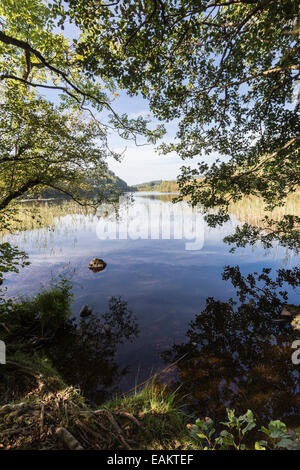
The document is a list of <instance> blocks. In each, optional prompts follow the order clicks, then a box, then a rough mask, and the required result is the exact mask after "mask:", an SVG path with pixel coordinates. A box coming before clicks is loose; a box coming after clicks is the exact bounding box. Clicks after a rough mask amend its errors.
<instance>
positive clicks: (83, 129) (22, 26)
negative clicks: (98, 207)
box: [0, 0, 162, 210]
mask: <svg viewBox="0 0 300 470" xmlns="http://www.w3.org/2000/svg"><path fill="white" fill-rule="evenodd" d="M56 16H57V12H55V11H54V9H53V8H52V7H51V5H48V4H45V2H41V1H39V0H25V1H24V2H18V1H10V0H1V2H0V85H1V98H0V99H1V112H0V133H1V146H0V172H1V173H0V190H1V194H0V210H3V209H5V208H6V207H7V205H8V204H9V203H10V202H11V201H13V200H15V199H16V198H18V197H20V196H22V195H23V194H25V193H27V192H28V191H30V190H32V189H33V188H35V189H37V187H39V188H43V187H51V188H54V189H59V190H61V191H62V192H66V193H68V194H71V195H73V196H76V191H74V190H75V189H76V188H77V189H78V188H79V187H80V186H82V185H83V183H84V182H85V183H87V176H88V177H89V180H91V179H94V183H95V178H97V177H103V176H106V175H107V166H106V163H105V159H106V157H107V155H112V156H114V157H115V158H119V157H120V155H118V154H116V153H115V152H113V151H112V150H111V149H110V147H109V144H108V133H109V132H111V131H115V132H116V133H118V134H119V135H120V136H121V137H123V138H125V139H134V140H135V141H136V139H137V136H139V135H141V136H143V137H144V138H145V139H146V140H147V139H148V140H150V141H152V142H154V141H155V140H156V138H157V137H158V136H159V135H160V134H161V132H162V128H159V129H156V130H152V131H150V130H148V129H147V121H146V120H144V119H142V118H139V119H137V120H131V119H128V117H127V116H126V115H124V116H119V115H118V113H117V112H116V111H115V110H114V108H113V105H112V100H113V98H114V95H115V87H114V84H113V81H112V80H111V79H108V78H106V77H104V79H102V78H101V77H98V78H95V77H94V76H93V77H88V74H86V73H85V69H84V67H82V66H81V65H80V63H79V55H78V53H77V52H76V50H75V49H74V47H73V44H72V41H71V40H70V39H68V38H67V37H65V36H64V35H63V34H62V31H60V29H59V28H58V26H57V20H56ZM46 90H48V92H47V93H48V95H47V96H48V99H46V98H45V97H44V96H43V94H41V93H45V91H46ZM49 92H51V93H52V95H51V94H50V95H49ZM53 93H54V94H53ZM58 93H59V94H60V95H59V94H58ZM53 102H56V103H57V104H58V105H59V106H58V105H56V106H55V105H54V104H53Z"/></svg>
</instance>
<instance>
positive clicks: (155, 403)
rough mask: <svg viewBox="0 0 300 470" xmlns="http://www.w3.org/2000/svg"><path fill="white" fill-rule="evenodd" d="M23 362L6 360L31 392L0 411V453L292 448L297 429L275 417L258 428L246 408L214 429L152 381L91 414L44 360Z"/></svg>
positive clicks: (298, 439)
mask: <svg viewBox="0 0 300 470" xmlns="http://www.w3.org/2000/svg"><path fill="white" fill-rule="evenodd" d="M28 359H29V358H27V359H26V358H25V357H24V356H23V357H21V356H20V357H19V358H18V359H17V358H15V360H17V361H18V362H15V363H13V361H10V362H9V363H8V367H9V366H13V367H16V364H18V368H19V372H21V373H22V374H23V375H26V374H27V375H28V381H29V382H30V383H31V390H30V391H28V393H27V394H25V395H24V396H23V397H22V398H20V399H19V400H16V401H14V402H11V403H7V404H5V405H2V406H1V407H0V418H1V424H0V449H6V450H8V449H23V450H26V449H37V450H42V449H43V450H57V449H69V450H82V449H91V450H112V449H113V450H117V449H120V450H121V449H123V450H135V449H138V450H142V449H145V450H161V449H167V450H186V449H193V450H229V449H230V450H247V449H256V450H265V449H273V450H277V449H291V450H294V449H295V450H296V449H297V450H299V449H300V429H298V431H297V432H296V433H295V432H293V433H291V432H289V431H288V430H287V428H286V426H285V425H284V424H283V423H282V422H281V421H278V420H277V421H272V422H271V423H269V425H268V426H267V427H262V428H261V429H258V428H257V426H256V423H255V420H254V417H253V413H252V412H251V411H250V410H248V411H247V412H246V413H245V414H244V415H243V416H240V417H236V416H235V414H234V411H230V410H228V414H227V418H226V417H224V422H222V423H219V424H217V425H216V426H215V424H214V423H213V421H212V420H211V419H210V418H209V417H205V418H203V419H197V420H196V421H194V420H193V418H192V417H189V416H186V415H185V414H184V412H183V411H182V408H181V407H182V400H180V399H179V395H178V396H177V395H176V394H174V393H170V392H168V390H167V389H166V387H165V386H162V385H160V384H157V383H154V382H151V383H150V384H148V385H146V386H145V387H144V388H143V389H142V390H141V391H136V392H134V393H133V394H132V395H130V396H120V397H116V398H115V399H113V400H111V401H109V402H106V403H104V404H103V405H102V406H101V407H100V408H96V409H95V408H92V407H91V406H89V404H88V403H87V402H86V400H85V398H84V397H83V395H82V394H81V392H80V390H78V389H76V388H75V387H70V386H67V385H66V384H65V383H64V381H63V379H62V378H61V377H60V376H59V374H58V373H57V371H55V369H53V367H52V366H51V365H50V364H49V363H48V361H47V360H46V359H41V360H38V361H36V360H35V361H32V360H31V361H30V364H29V362H28ZM259 437H261V438H260V439H259V440H257V438H259Z"/></svg>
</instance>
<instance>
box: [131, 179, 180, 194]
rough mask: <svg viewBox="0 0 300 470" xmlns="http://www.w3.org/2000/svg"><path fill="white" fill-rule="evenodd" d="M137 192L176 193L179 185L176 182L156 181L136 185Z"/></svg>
mask: <svg viewBox="0 0 300 470" xmlns="http://www.w3.org/2000/svg"><path fill="white" fill-rule="evenodd" d="M135 190H136V191H158V192H161V193H176V192H177V191H178V185H177V182H176V181H175V180H171V181H166V180H156V181H149V182H148V183H141V184H136V185H135Z"/></svg>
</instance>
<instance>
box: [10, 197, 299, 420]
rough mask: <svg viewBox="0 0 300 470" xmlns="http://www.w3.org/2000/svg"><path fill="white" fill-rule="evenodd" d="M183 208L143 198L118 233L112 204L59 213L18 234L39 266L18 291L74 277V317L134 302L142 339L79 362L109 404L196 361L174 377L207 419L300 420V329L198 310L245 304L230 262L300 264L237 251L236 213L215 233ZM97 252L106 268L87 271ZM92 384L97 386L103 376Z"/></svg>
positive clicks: (274, 253) (22, 277)
mask: <svg viewBox="0 0 300 470" xmlns="http://www.w3.org/2000/svg"><path fill="white" fill-rule="evenodd" d="M169 199H170V198H169ZM172 210H173V206H172V204H171V203H170V201H168V197H161V196H159V195H153V194H151V195H147V194H139V195H135V196H134V201H133V203H132V204H128V203H127V202H125V201H124V202H123V203H122V204H121V208H120V214H119V217H120V218H119V226H118V227H117V226H116V223H115V221H114V213H113V212H112V211H111V208H109V207H104V208H102V210H101V212H100V213H99V214H98V215H93V214H88V215H82V214H81V215H79V214H78V215H74V214H72V215H71V214H69V215H64V216H58V217H57V218H56V219H55V221H54V226H53V225H52V226H51V227H44V228H40V229H36V230H31V231H24V232H21V233H20V234H17V235H14V236H11V237H10V240H11V241H12V242H13V243H15V244H17V245H18V246H19V247H20V248H22V249H24V250H25V251H26V252H27V253H28V254H29V257H30V261H31V265H30V266H29V267H27V268H25V269H23V270H22V271H21V273H20V274H19V275H10V277H9V278H8V280H7V282H6V286H7V288H8V294H9V295H11V296H18V295H20V294H21V293H22V294H23V295H24V294H30V295H31V294H34V293H35V292H37V291H38V290H39V289H40V288H41V287H45V286H47V284H48V283H49V281H50V280H51V278H57V276H58V275H59V274H62V273H66V272H68V273H69V274H70V273H73V274H72V282H73V284H74V303H73V306H72V310H73V313H74V315H75V316H78V315H79V312H80V310H81V308H82V306H83V305H85V304H88V305H89V306H90V307H91V308H92V309H93V311H94V313H95V314H97V315H98V316H100V315H101V314H103V313H105V312H107V311H108V310H109V301H110V299H111V297H115V298H119V297H120V298H121V301H124V302H126V303H127V306H126V308H128V309H129V310H130V311H131V312H132V315H133V316H134V317H135V322H136V324H137V326H138V330H139V333H138V334H137V335H134V334H132V335H131V336H130V335H129V336H130V337H129V340H131V341H129V340H126V339H124V344H118V341H117V340H114V341H115V344H114V347H112V348H109V347H108V348H106V349H105V350H103V352H102V353H101V356H102V357H100V355H99V357H98V358H97V357H96V358H93V362H92V363H87V362H86V360H85V358H84V357H82V358H81V357H80V356H79V357H78V358H77V359H76V361H77V363H76V365H74V363H73V364H72V367H76V369H77V372H78V371H79V372H80V371H82V374H83V375H84V374H85V373H86V371H87V369H90V372H91V375H92V376H93V378H94V379H95V377H96V378H97V381H98V385H99V387H98V388H99V389H101V395H100V396H102V397H104V396H106V392H107V395H109V394H112V393H115V392H116V391H117V390H118V389H120V390H122V391H127V390H129V389H130V388H132V387H134V385H135V383H140V382H142V381H143V380H145V379H146V378H147V377H149V376H150V375H151V374H153V373H154V372H156V371H160V370H161V369H163V368H164V367H165V366H166V365H167V364H168V363H170V362H173V361H175V360H177V359H178V358H180V357H182V356H183V355H185V359H183V360H182V361H179V363H178V366H177V367H174V368H172V370H171V373H169V374H166V375H165V377H164V378H165V379H166V380H168V382H169V383H171V382H172V381H174V386H177V385H181V386H182V389H183V391H184V392H185V393H186V394H187V396H188V398H187V401H189V402H190V403H192V404H193V407H194V409H197V408H198V410H199V413H200V414H201V413H205V411H206V414H207V413H210V414H215V415H217V414H218V413H219V412H220V413H221V412H223V409H224V405H228V406H231V407H235V408H237V409H240V410H241V411H243V410H244V409H247V408H249V407H253V408H254V407H255V409H257V410H258V412H260V410H261V415H262V416H263V415H267V416H269V417H272V418H274V419H275V418H282V417H283V416H284V415H285V416H286V418H287V419H289V420H291V421H293V420H294V418H295V417H297V416H298V415H299V393H298V392H299V366H297V365H294V364H293V363H292V361H291V354H292V352H293V351H292V349H291V341H292V340H295V339H297V334H296V332H294V331H293V332H291V331H290V329H288V328H287V327H286V326H284V325H282V324H279V323H272V322H270V321H269V319H268V320H265V316H264V314H263V313H262V314H261V316H259V315H254V316H252V317H251V315H250V316H249V314H248V313H247V312H246V313H245V312H244V313H243V312H238V314H237V315H231V314H230V315H229V317H230V318H229V317H228V319H227V320H226V321H225V320H224V319H225V318H227V317H226V315H227V313H228V312H227V313H226V312H225V311H222V308H221V307H220V306H216V305H214V306H213V307H212V309H211V310H209V311H206V312H205V313H204V315H202V317H201V318H199V317H195V315H197V314H199V313H200V312H201V311H203V310H204V308H205V306H206V299H207V298H208V297H214V299H215V300H218V301H222V302H226V301H228V299H229V298H230V297H233V298H236V290H235V289H234V287H233V286H232V284H231V283H230V282H229V281H224V280H222V272H223V269H224V267H225V266H226V265H231V266H233V265H239V266H240V269H241V272H242V273H243V274H247V273H252V272H254V271H261V269H262V268H263V267H270V268H272V270H276V269H278V268H280V267H284V268H292V267H293V266H295V265H297V264H298V263H299V259H297V258H295V257H293V256H292V255H289V254H288V253H286V251H285V250H284V249H282V248H274V249H273V250H271V251H269V252H266V251H264V250H263V249H262V248H261V247H260V246H257V247H254V248H247V249H243V250H237V251H236V252H235V253H234V254H231V253H230V252H229V247H228V245H226V244H224V243H223V241H222V240H223V238H224V236H225V235H226V234H228V233H231V232H232V230H233V229H234V227H235V226H236V225H237V224H238V223H239V222H238V221H237V219H236V218H235V217H234V216H232V220H231V222H230V223H227V224H226V225H225V226H224V227H222V228H216V229H210V228H208V227H207V226H206V225H205V224H204V223H203V221H202V217H201V214H197V213H196V214H195V213H192V212H191V210H190V208H188V206H187V205H186V203H181V204H180V205H178V206H177V208H176V211H175V213H172ZM58 214H59V211H58ZM159 220H160V221H161V222H160V223H159ZM174 227H175V228H174ZM94 257H97V258H102V259H104V261H105V262H106V263H107V267H106V269H105V270H104V271H102V272H99V273H93V272H92V271H90V270H89V269H88V263H89V261H90V260H91V259H92V258H94ZM289 302H290V303H299V288H298V291H297V290H296V291H292V290H289ZM243 315H244V317H243ZM233 317H234V318H233ZM191 321H194V322H195V323H194V324H193V325H192V326H191V325H190V322H191ZM187 330H189V333H188V335H186V333H187ZM174 345H175V346H174ZM166 351H167V352H166ZM162 353H165V354H164V359H162V358H161V354H162ZM62 360H63V359H62ZM90 383H91V387H95V380H91V382H90ZM88 384H89V378H88V377H87V379H86V386H87V387H88V386H89V385H88Z"/></svg>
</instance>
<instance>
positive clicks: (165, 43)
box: [56, 0, 300, 248]
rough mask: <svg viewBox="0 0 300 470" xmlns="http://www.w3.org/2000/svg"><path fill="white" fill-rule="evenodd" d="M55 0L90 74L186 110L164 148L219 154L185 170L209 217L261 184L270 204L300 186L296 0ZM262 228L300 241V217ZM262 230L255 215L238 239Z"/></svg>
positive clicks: (187, 184)
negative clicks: (73, 28) (72, 27)
mask: <svg viewBox="0 0 300 470" xmlns="http://www.w3.org/2000/svg"><path fill="white" fill-rule="evenodd" d="M56 3H57V4H59V6H60V10H57V11H60V13H61V14H62V18H66V17H68V18H69V19H70V20H71V21H74V22H75V23H76V25H77V26H78V27H79V28H80V30H81V36H80V38H79V39H78V41H77V42H76V49H77V51H78V54H79V55H80V64H81V65H82V66H83V67H84V68H85V69H86V70H87V72H88V73H89V74H90V75H92V74H96V75H97V76H101V77H105V76H106V77H110V78H111V77H113V78H114V79H115V80H116V81H117V82H118V83H119V86H121V87H124V88H126V89H127V90H128V91H129V93H131V94H132V95H135V94H136V93H138V92H141V93H142V94H143V96H144V97H146V98H147V99H148V100H149V103H150V107H151V110H152V112H153V113H154V114H155V115H156V116H157V117H158V118H160V119H163V120H173V119H178V120H179V125H178V133H177V139H175V141H174V142H173V143H171V144H170V145H163V146H162V147H161V149H162V151H163V152H165V153H167V152H170V151H172V150H174V151H176V152H177V153H178V154H179V155H180V156H181V157H182V158H183V159H187V158H194V157H202V156H204V155H205V156H208V155H210V156H211V157H212V159H211V160H210V164H208V163H207V160H206V161H203V162H201V163H199V164H198V167H197V168H196V169H194V168H191V167H190V166H184V167H183V168H182V174H181V175H180V177H179V179H178V183H179V187H180V191H181V197H184V196H188V197H189V198H190V199H191V203H192V204H193V205H196V204H201V205H202V206H203V208H204V211H205V212H206V218H207V220H208V222H209V223H210V224H211V225H216V224H221V223H223V222H224V221H226V220H227V219H228V217H229V214H228V207H229V204H230V203H231V202H235V201H237V200H239V199H241V198H242V197H244V196H245V195H246V196H248V195H259V196H261V197H262V198H263V200H264V203H265V207H266V209H270V210H271V209H272V208H274V207H275V206H278V205H281V204H283V203H284V201H285V199H286V197H287V195H288V194H289V193H290V192H293V191H295V190H296V188H297V187H298V186H299V174H300V167H299V162H300V160H299V122H300V121H299V99H297V96H295V93H296V94H297V83H298V84H299V82H297V80H299V69H300V68H299V47H298V32H299V31H298V29H297V28H298V26H297V15H298V5H297V2H295V1H294V0H283V1H281V2H277V1H275V0H260V1H256V0H213V1H210V0H201V1H194V0H182V1H177V0H176V1H175V0H151V1H148V2H143V1H132V0H119V1H107V2H98V1H95V0H94V1H91V2H84V1H82V0H79V1H77V0H76V1H73V0H68V1H67V2H56ZM64 4H67V8H66V9H65V10H63V6H64ZM62 21H63V20H62ZM198 176H201V177H202V178H201V179H199V178H197V177H198ZM212 209H213V210H214V213H213V214H210V212H211V210H212ZM264 229H266V230H267V231H268V233H269V234H270V238H271V239H272V238H273V239H276V238H279V239H281V241H282V243H283V244H284V245H286V246H288V247H291V248H293V247H297V246H299V236H298V230H299V217H296V216H291V217H289V218H288V219H283V220H282V221H281V222H279V223H275V222H272V221H271V222H270V223H269V221H267V220H265V221H264ZM261 236H262V230H258V231H257V232H256V233H254V232H253V231H251V228H249V227H247V226H245V227H244V229H243V232H242V234H241V233H240V232H239V233H237V234H236V236H234V237H233V240H232V241H234V242H236V243H237V244H238V245H240V244H242V243H243V241H245V240H247V239H250V240H251V239H253V237H254V238H255V239H256V240H257V239H259V238H260V237H261Z"/></svg>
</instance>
